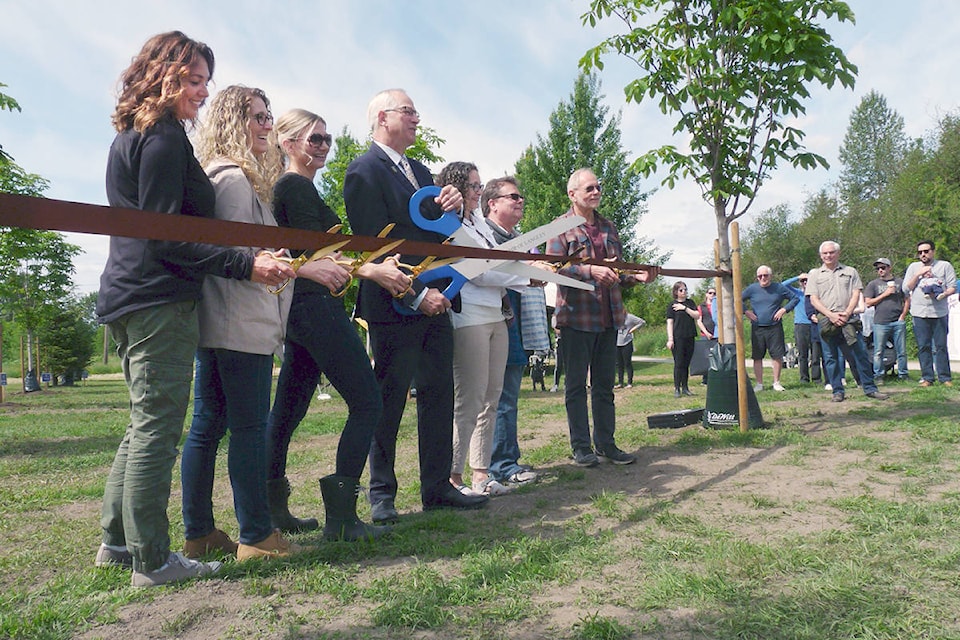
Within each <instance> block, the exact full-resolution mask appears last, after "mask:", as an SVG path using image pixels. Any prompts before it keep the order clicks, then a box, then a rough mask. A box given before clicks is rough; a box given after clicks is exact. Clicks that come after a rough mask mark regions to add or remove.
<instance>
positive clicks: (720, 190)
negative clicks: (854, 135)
mask: <svg viewBox="0 0 960 640" xmlns="http://www.w3.org/2000/svg"><path fill="white" fill-rule="evenodd" d="M582 19H583V23H584V24H588V25H590V26H591V27H595V26H597V25H598V24H599V23H601V22H603V21H606V20H608V19H612V20H615V21H618V22H619V23H620V25H621V26H622V28H623V30H622V31H621V32H620V33H617V34H615V35H612V36H609V37H607V38H605V39H604V40H603V41H602V42H601V43H600V44H598V45H597V46H596V47H593V48H591V49H590V50H588V51H587V52H586V53H585V54H584V56H583V57H582V58H581V60H580V66H581V68H582V69H585V70H591V69H595V68H596V69H602V68H603V57H604V56H605V55H607V54H609V53H616V54H619V55H621V56H623V57H625V58H627V59H628V60H630V61H632V62H633V63H634V64H636V65H637V67H638V68H639V69H640V71H641V75H640V77H638V78H637V79H636V80H633V81H632V82H630V83H629V84H628V85H627V86H626V87H625V93H626V98H627V100H628V101H633V102H641V101H643V100H645V99H648V98H650V99H656V100H657V101H658V104H659V107H660V110H661V111H662V112H663V113H664V114H667V115H670V116H674V117H676V118H677V120H676V124H675V126H674V128H673V131H674V133H675V134H677V135H682V136H684V137H685V138H686V139H688V140H689V150H685V149H680V148H678V147H676V146H674V145H665V146H662V147H660V148H659V149H654V150H651V151H649V152H647V153H646V154H644V155H642V156H640V158H638V159H637V160H636V161H635V162H634V167H635V168H636V169H638V170H639V171H640V172H642V173H643V174H645V175H647V174H651V173H653V172H655V171H657V170H658V169H661V168H662V169H664V170H665V171H666V177H665V178H664V180H663V182H664V184H666V185H668V186H673V185H674V184H675V183H676V182H677V180H680V179H682V178H692V179H693V180H694V181H695V182H696V183H697V184H698V185H699V186H700V189H701V193H702V195H703V198H704V200H705V201H706V202H707V203H708V204H709V205H710V206H711V208H712V209H713V214H714V217H715V218H716V225H717V236H718V238H719V241H720V262H721V265H722V266H723V267H724V268H727V269H729V268H730V240H729V235H728V227H729V225H730V223H731V222H733V221H734V220H736V219H737V218H739V217H740V216H742V215H743V214H744V213H746V212H747V211H748V210H749V209H750V206H751V205H752V204H753V202H754V200H755V198H756V196H757V191H758V189H759V188H760V186H761V185H762V184H763V182H764V181H765V180H766V179H767V178H768V177H769V176H770V175H771V172H772V171H773V170H774V169H775V168H776V166H777V165H778V163H781V162H785V163H787V164H789V165H792V166H794V167H800V168H803V169H810V168H814V167H817V166H823V167H826V166H827V162H826V160H825V159H824V158H823V157H821V156H820V155H817V154H816V153H813V152H810V151H808V150H807V149H806V148H805V147H804V145H803V138H804V132H803V131H801V130H800V129H798V128H796V127H795V126H792V124H791V123H790V122H789V121H788V119H795V118H798V117H799V116H801V115H802V114H803V113H804V112H805V107H804V104H803V100H804V99H806V98H808V97H809V95H810V92H809V89H808V86H809V85H811V84H813V83H817V84H822V85H824V86H826V87H832V86H833V85H834V84H835V83H837V82H839V83H840V84H841V85H842V86H844V87H852V86H853V84H854V77H855V75H856V72H857V68H856V66H855V65H853V64H852V63H851V62H850V61H849V60H847V58H846V56H845V55H844V53H843V52H842V51H841V50H840V49H839V48H838V47H836V46H834V45H833V44H832V38H831V37H830V34H829V33H827V31H826V30H825V29H824V28H823V26H821V21H824V20H828V19H836V20H838V21H841V22H844V21H850V22H852V21H853V19H854V16H853V12H852V11H851V10H850V8H849V7H848V6H847V4H846V3H844V2H836V1H834V0H737V1H735V2H734V1H732V0H592V1H591V3H590V10H589V11H588V12H587V13H585V14H584V15H583V17H582ZM724 292H725V295H724V297H723V299H724V305H725V309H724V311H725V313H724V314H723V316H724V321H725V324H726V325H727V326H726V327H725V329H726V331H727V335H732V330H733V322H734V316H733V298H732V283H731V281H730V279H725V281H724Z"/></svg>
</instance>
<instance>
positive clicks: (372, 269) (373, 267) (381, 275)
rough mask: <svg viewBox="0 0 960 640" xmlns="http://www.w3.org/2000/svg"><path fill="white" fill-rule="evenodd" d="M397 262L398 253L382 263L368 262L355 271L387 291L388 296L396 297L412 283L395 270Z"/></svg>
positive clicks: (407, 277) (401, 272)
mask: <svg viewBox="0 0 960 640" xmlns="http://www.w3.org/2000/svg"><path fill="white" fill-rule="evenodd" d="M399 262H400V254H399V253H398V254H397V255H395V256H392V257H391V258H388V259H386V260H384V261H383V262H368V263H367V264H365V265H363V266H362V267H360V268H359V269H357V275H358V276H359V277H361V278H365V279H367V280H373V281H374V282H376V283H377V284H378V285H380V286H381V287H383V288H384V289H386V290H387V291H389V292H390V295H392V296H394V297H396V296H399V295H402V294H403V293H404V292H405V291H407V290H408V289H409V288H410V284H411V283H412V282H413V281H412V280H411V279H410V277H409V276H408V275H407V274H405V273H404V272H403V271H401V270H400V269H398V268H397V264H399Z"/></svg>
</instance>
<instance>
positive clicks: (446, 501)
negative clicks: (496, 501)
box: [423, 485, 490, 511]
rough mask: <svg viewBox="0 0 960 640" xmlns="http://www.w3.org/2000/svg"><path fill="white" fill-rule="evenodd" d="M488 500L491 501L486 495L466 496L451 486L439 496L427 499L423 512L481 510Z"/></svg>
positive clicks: (445, 488)
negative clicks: (435, 510)
mask: <svg viewBox="0 0 960 640" xmlns="http://www.w3.org/2000/svg"><path fill="white" fill-rule="evenodd" d="M488 500H490V497H489V496H485V495H480V496H465V495H463V494H462V493H460V492H459V491H457V490H456V488H455V487H453V486H452V485H451V486H448V487H444V488H443V489H441V490H440V492H439V493H438V494H436V495H434V496H433V497H431V498H430V499H425V500H424V501H423V510H424V511H433V510H434V509H479V508H480V507H482V506H483V505H484V504H486V503H487V501H488Z"/></svg>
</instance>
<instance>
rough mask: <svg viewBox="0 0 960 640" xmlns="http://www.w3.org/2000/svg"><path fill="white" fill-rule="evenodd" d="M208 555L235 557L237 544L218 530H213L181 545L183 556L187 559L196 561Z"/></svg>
mask: <svg viewBox="0 0 960 640" xmlns="http://www.w3.org/2000/svg"><path fill="white" fill-rule="evenodd" d="M208 553H221V554H228V555H231V556H232V555H236V553H237V543H236V542H234V541H233V540H231V539H230V536H228V535H227V534H226V533H225V532H223V531H221V530H220V529H214V530H213V531H211V532H210V533H208V534H207V535H205V536H203V537H200V538H194V539H193V540H185V541H184V543H183V555H185V556H187V557H188V558H193V559H196V558H200V557H202V556H205V555H207V554H208Z"/></svg>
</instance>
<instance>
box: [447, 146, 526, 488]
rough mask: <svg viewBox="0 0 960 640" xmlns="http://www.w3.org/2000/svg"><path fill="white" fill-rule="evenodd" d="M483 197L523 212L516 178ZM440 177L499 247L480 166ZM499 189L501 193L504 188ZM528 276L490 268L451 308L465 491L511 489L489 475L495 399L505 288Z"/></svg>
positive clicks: (469, 223)
mask: <svg viewBox="0 0 960 640" xmlns="http://www.w3.org/2000/svg"><path fill="white" fill-rule="evenodd" d="M492 182H496V183H497V184H498V186H497V187H495V188H494V189H493V191H492V192H491V193H490V194H489V197H488V198H487V199H486V200H485V201H484V204H485V205H486V204H488V201H489V200H491V199H492V200H497V201H501V200H502V201H503V202H504V203H509V206H514V207H516V208H517V209H518V210H519V214H520V215H522V213H523V197H522V196H520V192H519V190H518V189H517V185H516V180H514V179H512V178H501V179H499V180H496V181H492ZM437 183H438V184H439V185H440V186H441V187H442V186H445V185H448V184H451V185H453V186H455V187H456V188H457V189H459V190H460V193H462V194H463V198H464V214H463V220H462V224H463V229H464V230H465V231H466V232H467V233H468V234H469V235H470V237H471V238H472V239H473V240H474V241H475V242H476V243H477V244H478V245H479V246H481V247H484V248H491V249H492V248H495V247H496V246H497V242H496V240H495V239H494V237H493V232H492V231H491V229H490V227H489V225H487V223H486V221H485V220H484V219H483V216H482V215H481V213H480V210H479V205H480V196H481V193H484V194H486V190H484V189H483V185H482V183H481V182H480V174H479V172H478V171H477V167H476V166H475V165H474V164H472V163H469V162H452V163H450V164H448V165H447V166H446V167H444V168H443V169H442V170H441V171H440V175H439V177H438V179H437ZM488 187H490V185H488ZM501 191H502V192H503V193H501ZM527 284H529V281H528V280H527V279H526V278H521V277H518V276H514V275H510V274H505V273H502V272H499V271H495V270H492V271H487V272H485V273H483V274H481V275H480V276H478V277H476V278H474V279H472V280H470V281H469V282H467V283H466V284H464V285H463V288H462V289H461V290H460V311H459V312H454V311H450V312H449V313H450V318H451V322H452V324H453V385H454V409H453V465H452V468H451V470H450V482H451V484H453V485H454V486H455V487H457V489H459V490H460V491H461V492H462V493H467V494H470V493H483V494H487V495H501V494H504V493H507V492H508V491H509V489H508V488H507V487H506V486H504V485H502V484H500V483H499V482H498V481H497V480H495V479H493V478H491V477H490V474H489V467H490V456H491V453H492V451H493V431H494V427H495V425H496V421H497V405H498V403H499V401H500V392H501V391H502V389H503V373H504V371H505V369H506V366H507V348H508V345H509V337H508V335H507V324H506V322H507V318H505V316H504V301H503V297H504V296H505V295H506V293H507V288H508V287H510V288H517V289H519V290H522V289H523V288H524V287H525V286H526V285H527ZM468 451H469V456H470V469H471V471H472V474H473V477H472V485H473V486H472V488H471V487H468V486H467V485H466V484H465V483H464V482H463V471H464V466H465V464H466V459H467V454H468Z"/></svg>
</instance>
